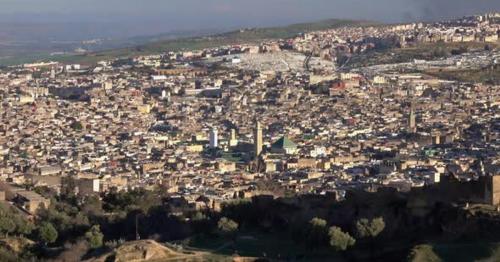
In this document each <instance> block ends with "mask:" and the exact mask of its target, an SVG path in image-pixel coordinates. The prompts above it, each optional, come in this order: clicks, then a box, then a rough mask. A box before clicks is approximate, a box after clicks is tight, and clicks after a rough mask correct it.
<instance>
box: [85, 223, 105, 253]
mask: <svg viewBox="0 0 500 262" xmlns="http://www.w3.org/2000/svg"><path fill="white" fill-rule="evenodd" d="M85 238H86V239H87V242H88V243H89V245H90V248H93V249H95V248H100V247H102V243H103V239H104V235H103V234H102V233H101V228H100V227H99V225H94V226H92V227H91V228H90V230H89V231H87V233H85Z"/></svg>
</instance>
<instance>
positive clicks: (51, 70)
mask: <svg viewBox="0 0 500 262" xmlns="http://www.w3.org/2000/svg"><path fill="white" fill-rule="evenodd" d="M50 78H51V79H54V78H56V70H55V69H54V67H52V69H50Z"/></svg>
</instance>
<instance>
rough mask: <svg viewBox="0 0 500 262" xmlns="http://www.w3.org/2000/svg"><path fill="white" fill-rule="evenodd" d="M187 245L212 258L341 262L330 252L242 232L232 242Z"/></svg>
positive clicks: (200, 241)
mask: <svg viewBox="0 0 500 262" xmlns="http://www.w3.org/2000/svg"><path fill="white" fill-rule="evenodd" d="M189 245H190V246H191V247H193V248H196V249H201V250H207V251H210V252H212V253H213V254H215V255H217V254H218V255H226V256H231V255H234V254H238V255H239V256H243V257H267V258H271V259H278V260H279V259H285V260H290V259H296V258H302V259H306V260H303V261H324V259H325V258H328V259H334V260H333V261H343V258H342V257H341V256H340V255H339V254H337V253H335V252H334V251H333V250H332V249H330V248H319V249H315V250H310V249H308V248H306V247H304V246H301V245H297V244H296V243H294V242H293V240H292V239H290V237H289V236H288V235H283V234H279V233H273V234H265V233H260V232H241V233H239V234H238V237H237V239H236V241H235V242H232V241H231V240H228V239H225V238H221V237H216V236H213V237H206V236H205V237H196V238H193V239H192V240H191V241H190V242H189Z"/></svg>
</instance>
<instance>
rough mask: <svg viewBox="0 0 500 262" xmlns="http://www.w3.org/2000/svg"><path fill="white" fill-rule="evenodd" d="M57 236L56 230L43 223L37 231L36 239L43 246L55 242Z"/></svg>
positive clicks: (50, 225) (49, 224)
mask: <svg viewBox="0 0 500 262" xmlns="http://www.w3.org/2000/svg"><path fill="white" fill-rule="evenodd" d="M57 236H58V234H57V230H56V229H55V228H54V226H53V225H52V224H51V223H43V224H42V225H41V226H40V228H39V229H38V237H39V238H40V240H41V241H43V243H44V244H50V243H54V242H56V240H57Z"/></svg>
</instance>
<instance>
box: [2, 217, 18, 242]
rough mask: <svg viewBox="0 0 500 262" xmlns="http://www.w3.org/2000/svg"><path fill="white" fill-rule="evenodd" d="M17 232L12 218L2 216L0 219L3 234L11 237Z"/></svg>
mask: <svg viewBox="0 0 500 262" xmlns="http://www.w3.org/2000/svg"><path fill="white" fill-rule="evenodd" d="M15 230H16V223H14V221H13V220H12V218H11V217H7V216H2V217H0V232H2V233H3V234H4V235H5V236H7V237H8V236H9V234H10V233H13V232H14V231H15Z"/></svg>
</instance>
